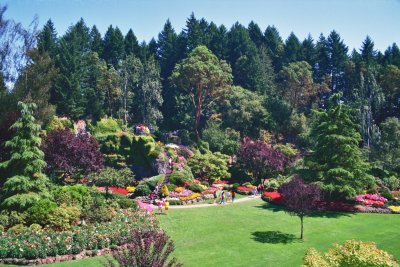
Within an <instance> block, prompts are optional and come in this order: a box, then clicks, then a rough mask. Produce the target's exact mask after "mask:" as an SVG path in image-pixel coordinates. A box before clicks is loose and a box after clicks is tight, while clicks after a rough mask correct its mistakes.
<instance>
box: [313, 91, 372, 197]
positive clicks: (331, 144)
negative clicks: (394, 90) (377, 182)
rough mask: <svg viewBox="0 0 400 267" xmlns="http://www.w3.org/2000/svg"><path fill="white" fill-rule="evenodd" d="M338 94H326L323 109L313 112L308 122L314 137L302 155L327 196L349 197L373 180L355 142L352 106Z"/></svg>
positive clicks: (359, 191) (357, 134) (358, 140)
mask: <svg viewBox="0 0 400 267" xmlns="http://www.w3.org/2000/svg"><path fill="white" fill-rule="evenodd" d="M340 97H341V94H334V95H333V96H332V97H331V98H330V107H329V109H328V110H327V111H323V110H320V111H318V112H317V113H316V115H317V119H316V121H315V123H314V125H313V126H312V136H313V137H314V138H315V145H314V148H313V154H312V155H311V156H309V157H307V158H306V161H307V163H308V166H309V167H310V169H311V170H314V171H316V176H315V177H314V179H315V181H319V182H321V183H322V188H323V189H324V191H325V192H326V193H327V194H329V196H330V197H339V198H342V197H346V198H352V197H354V196H356V195H357V194H359V193H361V192H362V190H364V189H367V188H369V187H371V186H372V185H373V184H374V178H373V177H372V176H371V175H369V174H367V171H368V169H369V165H368V163H366V162H365V160H364V158H363V154H362V151H361V149H360V147H359V143H360V141H361V140H362V138H361V135H360V133H359V127H358V125H357V124H356V123H354V120H355V114H354V113H355V110H354V109H351V108H350V107H349V106H348V105H346V104H342V103H341V102H340Z"/></svg>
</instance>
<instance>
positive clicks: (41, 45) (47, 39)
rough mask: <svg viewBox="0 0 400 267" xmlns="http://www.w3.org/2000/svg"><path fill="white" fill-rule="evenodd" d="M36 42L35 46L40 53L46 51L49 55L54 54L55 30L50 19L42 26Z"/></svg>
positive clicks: (55, 44) (55, 43)
mask: <svg viewBox="0 0 400 267" xmlns="http://www.w3.org/2000/svg"><path fill="white" fill-rule="evenodd" d="M37 42H38V43H37V48H38V50H39V52H40V53H42V54H43V53H45V52H47V53H49V54H50V55H54V53H55V50H56V46H57V32H56V29H55V28H54V24H53V22H52V21H51V19H49V20H48V21H47V22H46V24H45V25H44V26H43V29H42V30H41V32H40V33H39V35H38V37H37Z"/></svg>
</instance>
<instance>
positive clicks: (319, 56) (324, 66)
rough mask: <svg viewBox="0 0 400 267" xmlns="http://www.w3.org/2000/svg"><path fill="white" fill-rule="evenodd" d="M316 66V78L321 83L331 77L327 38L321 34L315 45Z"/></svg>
mask: <svg viewBox="0 0 400 267" xmlns="http://www.w3.org/2000/svg"><path fill="white" fill-rule="evenodd" d="M315 56H316V64H315V66H314V71H313V72H314V78H315V80H316V81H317V82H321V81H322V80H323V79H324V78H325V77H326V75H329V50H328V43H327V40H326V38H325V36H324V35H323V34H322V33H321V35H320V36H319V39H318V41H317V44H316V45H315Z"/></svg>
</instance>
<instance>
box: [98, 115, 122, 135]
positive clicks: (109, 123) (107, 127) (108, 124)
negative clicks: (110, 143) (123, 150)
mask: <svg viewBox="0 0 400 267" xmlns="http://www.w3.org/2000/svg"><path fill="white" fill-rule="evenodd" d="M119 131H121V127H120V125H119V124H118V121H117V120H115V119H113V118H102V119H101V120H99V121H98V122H96V125H94V126H93V127H92V132H93V134H94V135H96V136H98V135H103V134H107V133H115V132H119Z"/></svg>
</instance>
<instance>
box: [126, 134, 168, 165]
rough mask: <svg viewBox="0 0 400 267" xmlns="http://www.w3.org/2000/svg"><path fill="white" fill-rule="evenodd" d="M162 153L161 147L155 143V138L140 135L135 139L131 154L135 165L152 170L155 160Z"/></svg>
mask: <svg viewBox="0 0 400 267" xmlns="http://www.w3.org/2000/svg"><path fill="white" fill-rule="evenodd" d="M160 153H161V150H160V147H159V146H158V145H157V143H156V142H155V141H154V138H153V137H151V136H148V135H140V136H135V137H134V138H133V140H132V148H131V154H132V157H133V163H134V165H136V166H142V167H144V168H146V169H147V170H150V169H151V165H152V162H153V160H155V159H156V158H157V157H158V156H159V154H160Z"/></svg>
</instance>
